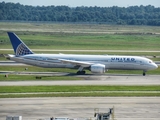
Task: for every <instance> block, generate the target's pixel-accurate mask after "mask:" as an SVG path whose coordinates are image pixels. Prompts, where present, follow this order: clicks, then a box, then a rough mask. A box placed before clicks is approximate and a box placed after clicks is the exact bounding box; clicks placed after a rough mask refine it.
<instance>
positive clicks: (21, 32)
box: [0, 22, 160, 98]
mask: <svg viewBox="0 0 160 120" xmlns="http://www.w3.org/2000/svg"><path fill="white" fill-rule="evenodd" d="M7 31H12V32H15V33H16V34H17V35H18V36H19V37H20V38H21V39H22V40H23V41H24V42H25V43H26V44H27V45H28V46H29V47H30V48H31V49H41V50H42V49H49V50H60V51H45V50H44V51H36V50H33V51H34V52H36V53H67V54H108V55H138V56H151V57H153V56H160V53H159V52H157V51H160V47H159V46H160V27H155V26H154V27H153V26H122V25H106V24H75V23H72V24H70V23H66V24H64V23H42V22H39V23H18V22H0V49H1V51H0V54H14V53H13V50H2V49H12V46H11V43H10V41H9V38H8V36H7ZM65 50H126V52H119V51H118V52H114V51H112V52H102V51H97V52H91V51H85V52H82V51H65ZM130 50H131V51H148V52H127V51H130ZM151 59H152V60H154V61H160V58H158V57H157V58H151ZM0 60H5V59H4V58H3V57H0ZM26 67H27V68H28V70H27V71H26V70H25V68H26ZM0 71H13V72H14V74H9V76H8V77H5V75H4V74H3V75H0V81H19V80H30V81H31V80H68V79H69V80H80V79H82V78H76V77H74V76H48V77H46V76H40V77H41V79H36V75H29V76H26V75H19V74H18V73H20V72H23V71H25V72H30V71H31V72H69V73H76V71H77V70H71V69H55V68H39V67H34V66H13V67H10V66H5V67H0ZM15 73H17V74H15ZM87 73H88V74H90V72H89V71H87ZM110 73H112V74H142V71H124V70H109V71H108V72H107V73H106V74H110ZM147 74H149V75H150V74H157V75H159V74H160V68H158V69H156V70H153V71H149V72H147ZM22 78H23V79H22ZM12 93H13V94H12ZM70 96H73V97H79V96H86V97H88V96H127V97H128V96H137V97H138V96H158V97H159V96H160V86H12V87H11V86H1V87H0V98H8V97H13V98H14V97H70Z"/></svg>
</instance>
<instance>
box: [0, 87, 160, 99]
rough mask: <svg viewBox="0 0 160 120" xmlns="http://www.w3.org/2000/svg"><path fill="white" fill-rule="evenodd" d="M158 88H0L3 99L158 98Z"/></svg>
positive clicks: (159, 93)
mask: <svg viewBox="0 0 160 120" xmlns="http://www.w3.org/2000/svg"><path fill="white" fill-rule="evenodd" d="M159 91H160V86H12V87H10V86H2V87H0V98H5V97H80V96H86V97H90V96H93V97H94V96H96V97H97V96H101V97H105V96H110V97H111V96H117V97H122V96H126V97H128V96H130V97H131V96H137V97H138V96H160V92H159Z"/></svg>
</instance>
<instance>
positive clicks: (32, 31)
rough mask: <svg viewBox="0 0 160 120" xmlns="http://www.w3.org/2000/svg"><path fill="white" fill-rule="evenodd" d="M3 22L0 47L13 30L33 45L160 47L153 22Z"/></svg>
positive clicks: (87, 47) (7, 42)
mask: <svg viewBox="0 0 160 120" xmlns="http://www.w3.org/2000/svg"><path fill="white" fill-rule="evenodd" d="M0 26H1V28H0V48H11V44H10V41H9V38H8V36H7V34H6V31H13V32H15V33H16V34H17V35H18V36H19V37H20V38H21V39H22V40H24V42H25V43H26V44H27V45H28V46H29V47H30V48H32V49H33V48H36V49H63V50H66V49H77V50H79V49H88V50H91V49H95V50H160V48H159V46H160V42H159V39H160V38H159V37H160V35H159V33H160V32H159V31H160V28H159V27H153V26H120V25H105V24H104V25H103V24H101V25H100V24H63V23H60V24H53V23H45V24H44V23H16V22H15V23H7V22H6V23H5V22H0ZM4 29H5V30H6V31H4Z"/></svg>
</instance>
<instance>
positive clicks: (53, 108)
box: [0, 97, 160, 120]
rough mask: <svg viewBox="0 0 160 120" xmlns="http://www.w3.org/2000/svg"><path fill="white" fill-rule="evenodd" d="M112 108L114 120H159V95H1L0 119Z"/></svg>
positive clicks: (74, 115) (34, 119) (30, 118)
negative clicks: (10, 96)
mask: <svg viewBox="0 0 160 120" xmlns="http://www.w3.org/2000/svg"><path fill="white" fill-rule="evenodd" d="M113 106H114V107H115V119H116V120H159V118H160V97H52V98H2V99H0V120H4V119H5V117H6V116H7V115H10V116H12V115H13V116H14V115H21V116H23V120H37V119H45V118H50V117H57V116H59V117H70V118H91V117H93V116H94V109H95V108H99V110H100V112H108V109H109V108H112V107H113Z"/></svg>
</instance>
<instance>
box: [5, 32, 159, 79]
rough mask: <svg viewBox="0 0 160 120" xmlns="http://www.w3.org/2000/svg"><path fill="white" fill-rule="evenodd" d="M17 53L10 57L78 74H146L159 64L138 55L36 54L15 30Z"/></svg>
mask: <svg viewBox="0 0 160 120" xmlns="http://www.w3.org/2000/svg"><path fill="white" fill-rule="evenodd" d="M8 36H9V38H10V41H11V43H12V46H13V49H14V52H15V55H9V59H10V60H13V61H16V62H20V63H24V64H28V65H33V66H39V67H47V68H71V69H78V72H77V74H79V75H80V74H81V75H82V74H85V71H84V70H85V69H88V70H90V71H91V72H93V73H105V71H107V70H109V69H118V70H142V71H143V75H144V76H145V74H146V72H147V71H149V70H154V69H156V68H158V66H157V65H156V64H155V63H154V62H153V61H152V60H150V59H148V58H144V57H138V56H119V55H75V54H35V53H33V52H32V51H31V50H30V49H29V48H28V47H27V45H25V43H24V42H23V41H22V40H21V39H20V38H19V37H18V36H17V35H16V34H15V33H13V32H8Z"/></svg>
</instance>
